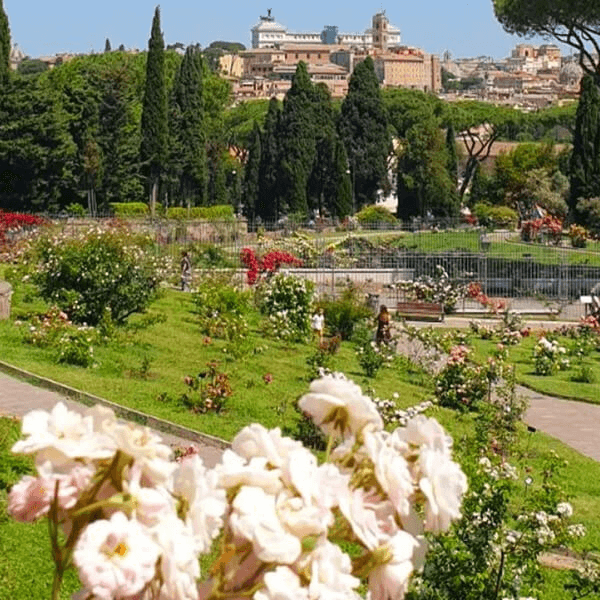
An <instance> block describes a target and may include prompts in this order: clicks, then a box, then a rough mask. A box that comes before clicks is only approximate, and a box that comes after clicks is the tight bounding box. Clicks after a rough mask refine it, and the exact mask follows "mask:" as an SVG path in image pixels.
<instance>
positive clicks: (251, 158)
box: [243, 123, 261, 221]
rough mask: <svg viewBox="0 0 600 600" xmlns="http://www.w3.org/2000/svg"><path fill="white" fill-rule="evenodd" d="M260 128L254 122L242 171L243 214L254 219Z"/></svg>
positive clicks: (258, 175)
mask: <svg viewBox="0 0 600 600" xmlns="http://www.w3.org/2000/svg"><path fill="white" fill-rule="evenodd" d="M260 137H261V136H260V128H259V126H258V123H255V124H254V129H253V130H252V135H251V137H250V144H249V147H248V161H247V162H246V169H245V171H244V189H243V204H244V214H245V215H246V216H247V217H248V218H249V219H250V220H251V221H254V218H255V215H256V208H257V206H258V195H259V191H260V187H259V178H260V162H261V147H260Z"/></svg>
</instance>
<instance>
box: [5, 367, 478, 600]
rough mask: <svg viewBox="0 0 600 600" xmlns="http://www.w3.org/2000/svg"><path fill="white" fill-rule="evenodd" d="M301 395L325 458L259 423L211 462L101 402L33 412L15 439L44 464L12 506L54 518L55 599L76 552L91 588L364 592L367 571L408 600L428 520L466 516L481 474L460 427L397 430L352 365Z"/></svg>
mask: <svg viewBox="0 0 600 600" xmlns="http://www.w3.org/2000/svg"><path fill="white" fill-rule="evenodd" d="M299 405H300V407H301V409H302V410H303V411H304V412H305V413H306V414H308V415H310V416H311V418H312V419H313V420H314V421H315V423H317V424H318V425H319V426H320V427H321V428H322V430H323V431H324V432H325V433H326V435H328V436H329V442H328V448H327V451H326V457H325V458H326V460H325V462H324V463H322V464H319V463H318V461H317V460H316V458H315V456H314V455H312V454H311V453H310V452H309V451H308V450H307V449H306V448H305V447H304V446H303V445H302V444H301V443H300V442H297V441H294V440H292V439H290V438H286V437H284V436H282V434H281V431H280V430H279V429H272V430H267V429H265V428H264V427H263V426H261V425H258V424H254V425H250V426H248V427H245V428H244V429H243V430H242V431H240V433H239V434H238V435H237V436H236V437H235V439H234V440H233V443H232V447H231V449H228V450H226V451H225V452H224V454H223V457H222V460H221V462H220V463H219V464H218V465H217V466H216V467H215V468H214V469H207V468H206V467H205V466H204V464H203V462H202V460H201V459H200V458H199V457H198V455H197V454H195V453H184V454H183V455H182V456H181V455H180V460H179V462H173V461H172V460H171V450H170V449H169V448H168V447H167V446H165V445H164V444H163V443H162V442H161V440H160V439H159V438H158V437H157V436H156V435H154V434H153V433H152V432H151V431H149V430H148V429H146V428H140V427H136V426H134V425H131V424H124V423H120V422H119V421H117V420H116V418H115V415H114V414H113V413H112V412H111V411H109V410H108V409H104V408H101V407H99V406H96V407H94V408H91V409H88V410H87V412H86V413H85V414H84V415H80V414H78V413H74V412H72V411H70V410H69V409H67V408H66V407H65V405H64V404H62V403H59V404H57V405H56V406H55V407H54V409H53V410H52V411H51V412H50V413H48V412H45V411H41V410H35V411H32V412H31V413H29V414H28V415H26V416H25V417H24V419H23V426H22V430H23V434H24V435H25V439H23V440H21V441H18V442H17V443H16V444H15V445H14V446H13V451H14V452H16V453H22V454H29V455H32V456H34V458H35V463H36V467H37V474H36V475H35V476H29V475H28V476H25V477H24V478H23V479H22V480H21V481H20V482H18V483H17V484H16V485H14V486H13V488H12V489H11V491H10V493H9V497H8V511H9V513H10V514H11V515H12V516H13V517H14V518H15V519H17V520H19V521H25V522H31V521H35V520H38V519H40V518H47V519H48V521H49V531H50V537H51V544H52V556H53V559H54V563H55V579H54V584H53V589H52V598H53V599H56V598H58V597H59V593H60V586H61V580H62V577H63V574H64V572H65V570H66V569H67V568H68V567H69V566H70V565H71V564H73V565H74V566H75V567H76V569H77V571H78V573H79V578H80V580H81V583H82V586H83V587H82V590H81V591H80V592H79V593H78V594H76V597H77V598H79V599H86V600H112V599H121V600H125V599H127V600H133V599H137V600H156V599H165V600H187V599H190V600H191V599H196V600H198V599H204V600H217V599H223V598H238V599H242V598H252V599H253V600H275V599H279V600H281V599H283V600H287V599H290V600H292V599H302V600H309V599H311V600H313V599H314V600H316V599H323V600H329V599H332V598H340V599H345V598H348V599H355V600H358V599H359V598H360V596H359V595H358V593H357V588H358V586H359V584H360V582H361V579H363V580H365V581H366V582H367V585H368V588H369V596H370V598H371V599H372V600H389V599H391V598H393V599H398V600H399V599H401V598H402V597H403V596H404V593H405V591H406V590H407V588H408V585H409V581H410V577H411V575H412V574H413V573H414V572H416V571H418V570H419V569H420V568H421V567H422V565H423V560H424V556H425V550H426V542H425V538H424V532H427V531H430V532H441V531H445V530H446V529H448V527H449V526H450V523H451V522H452V521H454V520H456V519H458V518H459V517H460V516H461V501H462V497H463V495H464V493H465V491H466V489H467V481H466V477H465V475H464V473H463V472H462V470H461V469H460V467H459V466H458V464H457V463H455V462H454V461H453V460H452V440H451V438H449V437H448V436H447V435H446V433H445V431H444V430H443V429H442V428H441V427H440V425H439V424H438V423H437V421H435V420H433V419H428V418H426V417H424V416H422V415H419V416H417V417H415V418H414V419H412V420H411V421H409V422H408V424H407V426H406V427H403V428H398V429H396V430H395V431H394V432H393V433H389V432H386V431H384V429H383V422H382V420H381V417H380V416H379V413H378V412H377V409H376V408H375V405H374V404H373V402H372V401H371V399H370V398H368V397H366V396H364V395H363V394H362V391H361V390H360V388H359V387H358V386H357V385H355V384H353V383H352V382H351V381H348V380H346V379H344V378H342V377H340V376H334V375H332V376H327V377H323V378H321V379H319V380H316V381H314V382H313V383H312V384H311V386H310V388H309V391H308V394H306V395H305V396H304V397H303V398H301V400H300V402H299ZM336 442H337V443H338V445H337V447H335V448H334V443H336ZM217 537H219V541H218V548H217V558H216V560H215V561H214V563H213V566H212V568H211V569H210V576H209V577H208V579H207V580H206V581H204V582H203V583H201V584H198V579H199V577H200V568H199V561H198V558H199V556H200V555H201V554H204V553H206V552H208V551H209V550H210V549H211V546H212V545H213V542H214V540H215V539H216V538H217ZM340 543H344V545H343V546H340V545H339V544H340ZM348 543H351V544H352V547H353V550H352V556H350V555H349V554H346V552H344V550H343V549H342V548H348Z"/></svg>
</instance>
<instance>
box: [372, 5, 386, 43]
mask: <svg viewBox="0 0 600 600" xmlns="http://www.w3.org/2000/svg"><path fill="white" fill-rule="evenodd" d="M389 24H390V21H389V19H388V18H387V16H386V14H385V11H382V12H378V13H377V14H375V15H373V47H374V48H378V49H379V50H382V51H383V52H386V51H387V49H388V36H389V31H388V26H389Z"/></svg>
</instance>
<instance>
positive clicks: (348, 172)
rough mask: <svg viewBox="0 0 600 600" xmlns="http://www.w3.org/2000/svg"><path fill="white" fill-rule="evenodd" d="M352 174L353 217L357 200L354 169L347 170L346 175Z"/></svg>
mask: <svg viewBox="0 0 600 600" xmlns="http://www.w3.org/2000/svg"><path fill="white" fill-rule="evenodd" d="M350 174H352V182H351V183H352V216H354V213H355V212H356V199H355V197H354V169H350V168H348V169H346V175H350Z"/></svg>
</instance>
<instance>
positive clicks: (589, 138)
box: [569, 75, 600, 211]
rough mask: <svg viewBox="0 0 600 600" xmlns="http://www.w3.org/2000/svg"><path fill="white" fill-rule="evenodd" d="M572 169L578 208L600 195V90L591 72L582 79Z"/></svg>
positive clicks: (572, 196)
mask: <svg viewBox="0 0 600 600" xmlns="http://www.w3.org/2000/svg"><path fill="white" fill-rule="evenodd" d="M569 171H570V183H571V191H570V195H569V207H570V209H571V210H572V211H574V210H575V207H576V205H577V201H578V200H580V199H582V198H594V197H598V196H600V91H599V89H598V86H597V85H596V84H595V83H594V80H593V77H592V76H591V75H585V76H584V78H583V80H582V82H581V96H580V98H579V105H578V107H577V114H576V117H575V133H574V135H573V151H572V153H571V160H570V168H569Z"/></svg>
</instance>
